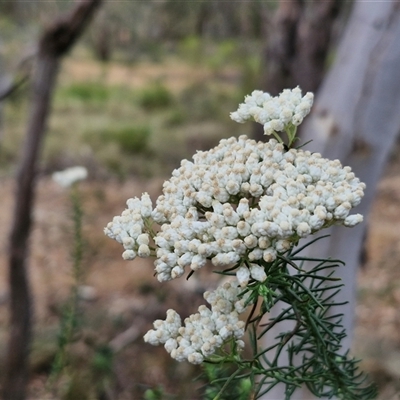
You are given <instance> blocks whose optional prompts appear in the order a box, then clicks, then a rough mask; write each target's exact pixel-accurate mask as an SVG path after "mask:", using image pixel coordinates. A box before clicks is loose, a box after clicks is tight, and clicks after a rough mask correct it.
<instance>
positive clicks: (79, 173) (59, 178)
mask: <svg viewBox="0 0 400 400" xmlns="http://www.w3.org/2000/svg"><path fill="white" fill-rule="evenodd" d="M87 176H88V171H87V169H86V168H85V167H80V166H76V167H71V168H67V169H65V170H64V171H59V172H54V173H53V175H52V178H53V180H54V182H56V183H58V184H59V185H60V186H62V187H69V186H71V185H73V184H74V183H76V182H79V181H82V180H85V179H86V178H87Z"/></svg>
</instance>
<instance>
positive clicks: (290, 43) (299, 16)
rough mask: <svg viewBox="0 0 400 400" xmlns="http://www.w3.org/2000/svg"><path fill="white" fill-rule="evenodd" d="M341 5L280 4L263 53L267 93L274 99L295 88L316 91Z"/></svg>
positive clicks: (334, 0) (329, 0) (333, 1)
mask: <svg viewBox="0 0 400 400" xmlns="http://www.w3.org/2000/svg"><path fill="white" fill-rule="evenodd" d="M342 4H343V2H341V1H338V0H324V1H315V0H314V1H312V2H311V3H310V2H304V1H303V0H295V1H289V2H288V1H285V0H281V1H280V3H279V7H278V10H277V12H276V15H275V17H274V19H273V21H272V26H271V28H272V29H271V31H270V34H269V41H268V45H267V50H266V66H267V76H266V77H265V88H266V90H267V91H268V92H270V93H271V94H273V95H277V94H278V93H279V92H281V91H282V90H283V89H284V88H291V87H295V86H297V85H299V86H300V87H301V88H302V89H303V90H304V91H312V92H314V91H316V90H317V89H318V87H319V85H320V83H321V81H322V79H323V76H324V73H325V66H326V58H327V54H328V51H329V49H330V42H331V34H332V27H333V24H334V22H335V20H336V17H337V16H338V14H339V11H340V8H341V6H342Z"/></svg>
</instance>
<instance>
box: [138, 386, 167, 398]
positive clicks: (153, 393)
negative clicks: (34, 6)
mask: <svg viewBox="0 0 400 400" xmlns="http://www.w3.org/2000/svg"><path fill="white" fill-rule="evenodd" d="M143 398H144V400H163V399H164V398H165V397H164V389H163V388H162V387H161V386H159V387H156V388H154V389H147V390H146V391H145V392H144V395H143Z"/></svg>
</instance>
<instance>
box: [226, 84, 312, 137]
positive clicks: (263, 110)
mask: <svg viewBox="0 0 400 400" xmlns="http://www.w3.org/2000/svg"><path fill="white" fill-rule="evenodd" d="M313 100H314V95H313V94H312V93H311V92H308V93H307V94H306V95H305V96H304V97H302V96H301V90H300V88H299V87H296V88H294V89H292V90H290V89H285V90H284V91H283V92H282V93H281V94H280V95H279V96H276V97H272V96H271V95H270V94H269V93H265V92H262V91H261V90H254V91H253V92H252V93H251V95H250V96H246V97H245V100H244V103H242V104H240V105H239V108H238V109H237V111H235V112H233V113H231V118H232V119H233V120H234V121H236V122H239V123H243V122H246V121H248V120H250V119H252V118H253V119H254V120H255V121H256V122H258V123H260V124H262V125H264V132H265V134H266V135H271V134H272V133H273V132H281V131H284V130H285V129H287V128H288V126H289V125H290V124H292V125H293V126H298V125H300V124H301V123H302V122H303V119H304V117H305V116H306V115H307V114H308V113H309V112H310V110H311V106H312V104H313Z"/></svg>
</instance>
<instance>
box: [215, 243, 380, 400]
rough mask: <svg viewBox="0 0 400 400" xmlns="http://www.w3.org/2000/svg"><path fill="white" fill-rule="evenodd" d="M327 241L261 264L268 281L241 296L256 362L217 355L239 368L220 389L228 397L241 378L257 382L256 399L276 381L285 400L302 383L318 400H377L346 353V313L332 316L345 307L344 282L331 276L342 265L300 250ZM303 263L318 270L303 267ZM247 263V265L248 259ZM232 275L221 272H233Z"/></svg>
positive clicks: (233, 354)
mask: <svg viewBox="0 0 400 400" xmlns="http://www.w3.org/2000/svg"><path fill="white" fill-rule="evenodd" d="M323 237H326V236H323ZM323 237H320V238H317V239H314V240H312V241H311V242H310V243H308V244H306V245H305V246H303V247H301V248H298V249H295V250H294V249H291V250H289V251H287V252H286V253H285V254H281V255H278V258H277V259H276V260H275V261H273V262H265V261H260V265H261V266H263V267H264V269H265V272H266V275H267V279H266V280H265V281H264V282H262V283H261V282H256V281H254V282H252V283H250V284H249V285H248V286H247V287H246V289H245V290H244V291H243V294H244V293H246V292H249V293H250V295H249V298H248V300H247V301H248V302H249V304H253V308H252V311H251V313H250V315H249V316H248V319H247V325H248V326H249V328H250V338H251V345H252V348H253V354H254V355H253V358H252V359H246V360H245V359H241V356H240V355H238V354H237V352H236V351H235V348H234V347H233V348H231V349H230V350H226V351H224V352H223V353H222V354H221V355H220V356H217V357H214V359H215V362H218V363H219V364H220V365H221V367H222V366H225V365H226V363H228V362H230V363H235V364H236V365H237V369H236V371H234V372H233V373H231V375H230V376H229V377H224V378H222V379H221V382H220V383H221V385H223V384H224V385H225V387H224V386H223V387H222V389H221V393H224V395H225V392H226V390H228V388H229V385H228V383H230V382H232V381H234V380H235V379H238V377H239V376H240V375H239V374H241V376H242V377H243V378H244V377H248V378H249V379H251V381H252V382H257V384H256V385H255V389H254V390H255V393H254V398H259V397H261V396H263V395H264V394H266V393H267V392H269V391H270V390H271V389H272V388H273V387H275V386H276V385H277V384H278V383H280V384H283V385H285V400H290V399H291V396H292V395H293V393H294V392H295V391H296V389H298V388H299V387H301V386H303V385H305V386H306V387H307V388H308V390H309V391H310V392H311V393H313V394H314V395H315V396H316V397H319V398H326V397H327V398H333V397H336V398H338V399H341V400H370V399H375V398H376V395H377V394H376V388H375V386H374V385H373V384H370V383H369V382H368V379H367V376H366V375H364V373H363V372H361V371H360V370H359V368H358V363H359V361H358V360H356V359H354V358H352V357H350V356H349V355H348V354H347V353H345V354H343V351H342V349H341V343H342V342H343V339H344V338H345V337H346V332H345V330H344V329H343V326H342V324H341V320H342V314H340V313H332V312H330V311H331V309H334V310H336V307H338V306H342V305H343V304H344V303H340V302H337V301H335V296H336V295H337V294H338V293H339V291H340V288H341V287H342V286H343V284H342V283H340V282H338V281H339V279H338V278H335V277H334V276H333V273H334V268H336V267H338V266H339V265H340V264H343V262H341V261H340V260H331V259H318V258H304V257H301V256H300V255H299V252H300V251H301V250H303V249H304V248H305V247H307V246H309V245H310V244H312V243H314V242H316V241H317V240H319V239H321V238H323ZM305 262H307V263H309V264H314V266H313V267H312V268H310V269H307V270H305V269H302V267H303V264H304V263H305ZM245 263H246V265H247V266H249V264H248V261H246V262H245ZM235 267H237V266H235ZM235 267H234V268H235ZM229 271H230V270H227V271H225V272H223V274H230V272H229ZM278 304H281V305H282V306H281V307H282V309H281V312H280V313H279V315H278V316H276V317H275V318H273V319H271V320H270V321H269V322H268V323H263V325H261V321H264V316H265V315H266V314H267V313H269V311H270V310H271V309H272V308H273V307H275V306H277V305H278ZM332 314H333V315H332ZM277 326H278V328H277V329H278V331H280V332H281V333H280V334H279V335H277V336H276V337H275V342H274V341H271V345H270V346H269V347H267V348H265V349H259V348H258V343H259V341H260V339H261V338H262V337H263V336H264V335H266V334H267V333H268V332H269V331H270V330H271V329H272V328H274V329H275V327H277ZM288 326H291V328H290V330H288ZM279 327H281V329H279ZM259 328H260V329H261V330H259ZM284 353H286V355H287V356H286V357H285V356H284ZM218 357H219V358H218ZM217 398H218V397H217ZM219 398H221V397H219Z"/></svg>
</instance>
